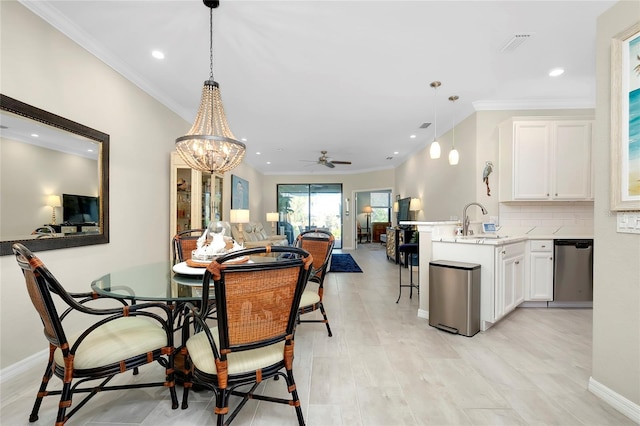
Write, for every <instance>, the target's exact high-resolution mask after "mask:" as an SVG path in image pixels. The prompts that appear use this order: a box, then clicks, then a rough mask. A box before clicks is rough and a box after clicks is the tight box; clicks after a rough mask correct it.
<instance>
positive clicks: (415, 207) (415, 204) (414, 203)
mask: <svg viewBox="0 0 640 426" xmlns="http://www.w3.org/2000/svg"><path fill="white" fill-rule="evenodd" d="M421 209H422V203H421V202H420V198H412V199H411V202H410V203H409V210H410V211H412V212H417V211H420V210H421Z"/></svg>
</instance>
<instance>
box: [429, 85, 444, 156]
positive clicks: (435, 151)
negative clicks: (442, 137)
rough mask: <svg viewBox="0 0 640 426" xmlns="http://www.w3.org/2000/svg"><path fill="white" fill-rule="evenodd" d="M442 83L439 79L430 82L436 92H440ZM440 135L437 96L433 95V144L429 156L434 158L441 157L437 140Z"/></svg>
mask: <svg viewBox="0 0 640 426" xmlns="http://www.w3.org/2000/svg"><path fill="white" fill-rule="evenodd" d="M441 85H442V83H440V82H439V81H434V82H432V83H431V84H430V86H431V87H433V91H434V93H436V94H437V93H438V87H440V86H441ZM437 137H438V111H437V108H436V96H435V95H434V96H433V142H431V146H430V147H429V157H431V158H432V159H436V158H440V143H438V141H437V140H436V138H437Z"/></svg>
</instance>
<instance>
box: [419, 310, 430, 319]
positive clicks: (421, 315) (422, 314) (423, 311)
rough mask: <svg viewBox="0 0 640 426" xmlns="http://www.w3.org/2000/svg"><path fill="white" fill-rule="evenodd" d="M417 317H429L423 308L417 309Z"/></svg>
mask: <svg viewBox="0 0 640 426" xmlns="http://www.w3.org/2000/svg"><path fill="white" fill-rule="evenodd" d="M418 318H424V319H429V311H427V310H424V309H418Z"/></svg>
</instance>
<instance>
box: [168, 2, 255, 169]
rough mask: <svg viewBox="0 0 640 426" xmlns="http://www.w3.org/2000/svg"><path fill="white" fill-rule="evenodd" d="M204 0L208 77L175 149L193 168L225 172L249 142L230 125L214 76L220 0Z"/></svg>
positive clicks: (242, 156)
mask: <svg viewBox="0 0 640 426" xmlns="http://www.w3.org/2000/svg"><path fill="white" fill-rule="evenodd" d="M203 3H204V4H205V6H207V7H208V8H209V70H210V73H209V79H208V80H207V81H205V82H204V88H203V89H202V99H201V101H200V108H199V109H198V114H197V115H196V119H195V122H194V123H193V126H192V127H191V130H189V132H188V133H187V134H186V135H185V136H182V137H179V138H178V139H176V150H177V151H178V154H180V157H182V159H183V160H184V161H185V162H186V163H187V164H188V165H189V167H191V168H192V169H195V170H198V171H201V172H208V173H224V172H227V171H229V170H231V169H233V168H234V167H236V166H238V165H239V164H240V162H241V161H242V159H243V158H244V154H245V151H246V146H245V145H244V144H243V143H242V142H239V141H237V140H236V138H235V136H234V135H233V133H231V129H229V124H228V123H227V117H226V115H225V113H224V107H223V106H222V97H221V95H220V88H219V87H218V83H217V82H216V81H214V79H213V9H215V8H217V7H218V5H219V3H220V2H219V1H208V0H204V1H203Z"/></svg>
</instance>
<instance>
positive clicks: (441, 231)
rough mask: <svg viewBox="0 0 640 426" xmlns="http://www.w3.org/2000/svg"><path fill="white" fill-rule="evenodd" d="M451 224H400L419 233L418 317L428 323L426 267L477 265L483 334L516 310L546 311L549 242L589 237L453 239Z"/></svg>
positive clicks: (530, 233)
mask: <svg viewBox="0 0 640 426" xmlns="http://www.w3.org/2000/svg"><path fill="white" fill-rule="evenodd" d="M456 224H457V222H455V221H438V222H401V225H412V226H415V227H416V228H417V230H418V232H419V247H420V253H419V264H420V267H419V269H420V273H419V287H420V306H419V310H418V316H419V317H421V318H427V319H428V318H429V266H428V265H429V262H431V261H432V260H452V261H458V262H465V263H475V264H480V266H481V283H480V286H481V292H480V293H481V297H480V329H481V331H486V330H487V329H488V328H490V327H491V326H492V325H493V324H495V323H496V322H497V321H499V320H501V319H502V318H504V317H505V316H506V315H508V314H509V313H510V312H511V311H513V310H514V309H515V308H516V307H518V306H519V305H521V304H523V303H525V304H526V305H527V306H539V307H547V303H548V302H550V301H552V300H553V240H554V239H557V238H568V237H569V238H576V237H579V238H588V237H592V233H590V232H589V231H588V230H583V229H575V228H568V227H567V228H560V227H558V228H554V229H553V230H549V231H547V230H545V231H544V232H534V229H528V230H525V231H521V232H515V233H513V232H508V233H504V234H500V233H498V234H494V235H485V234H477V235H470V236H455V235H454V234H455V228H456Z"/></svg>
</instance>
